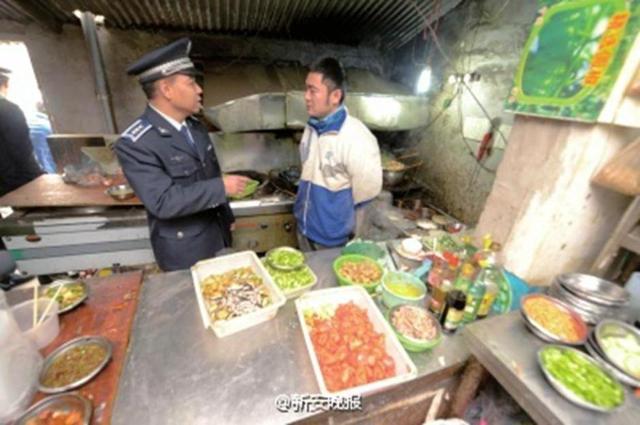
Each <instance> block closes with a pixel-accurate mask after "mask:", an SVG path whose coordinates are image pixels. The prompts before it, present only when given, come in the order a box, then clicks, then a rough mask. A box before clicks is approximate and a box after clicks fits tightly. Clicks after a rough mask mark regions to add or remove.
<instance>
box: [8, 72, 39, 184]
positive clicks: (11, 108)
mask: <svg viewBox="0 0 640 425" xmlns="http://www.w3.org/2000/svg"><path fill="white" fill-rule="evenodd" d="M10 74H11V71H10V70H8V69H6V68H0V151H1V152H2V153H0V196H2V195H4V194H6V193H9V192H11V191H12V190H14V189H17V188H19V187H20V186H22V185H24V184H26V183H28V182H30V181H31V180H33V179H35V178H36V177H38V176H39V175H41V174H42V173H43V172H42V170H41V169H40V166H39V165H38V163H37V162H36V158H35V156H34V154H33V146H32V145H31V140H30V139H29V127H28V126H27V120H26V119H25V117H24V114H23V113H22V111H21V110H20V107H19V106H18V105H16V104H15V103H13V102H10V101H9V100H7V99H6V98H5V96H6V95H7V91H8V89H9V77H10Z"/></svg>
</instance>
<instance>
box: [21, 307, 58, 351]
mask: <svg viewBox="0 0 640 425" xmlns="http://www.w3.org/2000/svg"><path fill="white" fill-rule="evenodd" d="M49 301H50V299H49V298H39V299H38V319H37V320H40V318H41V317H42V313H44V311H45V309H46V308H47V306H48V305H49ZM11 313H12V314H13V317H14V318H15V319H16V323H17V324H18V326H19V327H20V330H21V331H22V333H23V334H25V335H26V336H27V337H28V338H29V339H30V340H31V341H33V342H34V343H35V344H36V347H38V349H40V348H43V347H46V346H47V345H48V344H49V343H50V342H51V341H53V340H54V339H55V337H56V336H58V333H59V332H60V323H59V321H58V303H57V302H56V301H54V302H53V303H52V305H51V308H50V309H49V312H48V313H47V316H46V317H45V319H44V320H43V321H42V322H41V323H40V324H39V325H38V326H36V327H35V328H34V327H33V300H29V301H25V302H23V303H21V304H18V305H16V306H14V307H12V308H11Z"/></svg>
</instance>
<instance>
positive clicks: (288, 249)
mask: <svg viewBox="0 0 640 425" xmlns="http://www.w3.org/2000/svg"><path fill="white" fill-rule="evenodd" d="M281 251H284V252H291V253H295V254H301V255H302V262H301V263H300V264H298V265H295V266H283V265H279V264H276V263H274V262H273V261H272V260H271V258H270V256H271V255H272V254H274V253H276V252H281ZM264 258H265V260H266V262H267V263H268V264H269V265H270V266H271V267H273V268H274V269H278V270H282V271H284V272H288V271H293V270H298V269H300V268H302V267H303V266H304V262H305V256H304V253H303V252H302V251H300V250H298V249H295V248H291V247H289V246H281V247H278V248H273V249H270V250H269V251H267V253H266V255H265V256H264Z"/></svg>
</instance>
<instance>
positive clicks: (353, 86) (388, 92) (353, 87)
mask: <svg viewBox="0 0 640 425" xmlns="http://www.w3.org/2000/svg"><path fill="white" fill-rule="evenodd" d="M207 69H212V71H209V72H207V73H206V74H205V76H204V104H205V108H204V113H205V115H206V116H207V118H208V119H209V120H210V121H211V122H212V123H213V124H214V125H215V126H216V127H218V128H220V129H221V130H222V131H224V132H227V133H235V132H243V131H260V130H281V129H301V128H303V127H304V125H305V123H306V122H307V119H308V115H307V112H306V108H305V104H304V80H305V76H306V69H304V68H302V67H299V68H294V67H276V66H263V65H243V66H240V65H237V66H227V67H221V68H219V69H218V70H216V67H215V66H213V67H207ZM345 104H346V106H347V108H348V109H349V113H350V114H351V115H353V116H355V117H357V118H359V119H360V120H361V121H362V122H364V124H365V125H367V127H369V128H370V129H372V130H378V131H401V130H410V129H414V128H419V127H422V126H424V125H426V124H427V122H428V120H429V113H428V110H429V108H428V102H427V98H426V97H424V96H415V95H412V94H411V92H410V91H409V90H408V89H407V88H406V87H404V86H402V85H400V84H397V83H394V82H391V81H387V80H384V79H382V78H380V77H377V76H375V75H373V74H372V73H370V72H368V71H364V70H359V69H348V70H347V96H346V100H345Z"/></svg>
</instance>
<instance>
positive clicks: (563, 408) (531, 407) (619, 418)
mask: <svg viewBox="0 0 640 425" xmlns="http://www.w3.org/2000/svg"><path fill="white" fill-rule="evenodd" d="M462 335H463V336H464V338H465V339H466V340H467V342H468V344H467V346H468V347H469V350H470V351H471V353H472V354H473V355H474V356H476V358H477V359H478V360H479V361H480V362H481V363H482V364H483V365H484V367H486V368H487V370H488V371H489V372H490V373H491V374H492V375H493V376H494V377H495V378H496V379H497V380H498V382H500V384H501V385H502V386H503V387H504V388H505V389H506V390H507V391H508V392H509V394H511V396H512V397H513V398H514V399H515V400H516V401H517V402H518V403H519V404H520V406H522V408H523V409H524V410H525V411H526V412H527V413H528V414H529V415H530V416H531V418H532V419H533V420H535V421H536V423H539V424H581V425H582V424H585V425H586V424H589V425H592V424H616V425H623V424H629V425H632V424H634V425H635V424H638V423H639V421H640V400H638V399H637V398H636V397H635V396H634V395H633V393H632V392H631V391H628V392H627V401H626V403H625V404H624V406H622V408H621V409H620V410H619V411H617V412H615V413H611V414H604V413H598V412H593V411H591V410H587V409H583V408H581V407H578V406H576V405H574V404H572V403H570V402H569V401H567V400H566V399H564V398H563V397H562V396H561V395H560V394H559V393H558V392H556V391H555V390H554V389H553V388H552V387H551V386H550V385H549V383H548V382H547V381H546V380H545V378H544V376H543V375H542V371H541V370H540V367H539V366H538V363H537V360H536V352H537V350H538V349H539V348H540V347H542V346H543V345H545V343H544V342H543V341H542V340H540V339H538V338H537V337H535V336H534V335H533V334H532V333H531V332H529V331H528V330H527V329H526V328H525V324H524V323H523V321H522V319H521V318H520V313H519V312H517V311H515V312H511V313H509V314H506V315H504V316H497V317H494V318H491V319H489V320H482V321H479V322H476V323H474V324H471V325H469V326H467V327H466V328H465V329H464V331H463V334H462Z"/></svg>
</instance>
